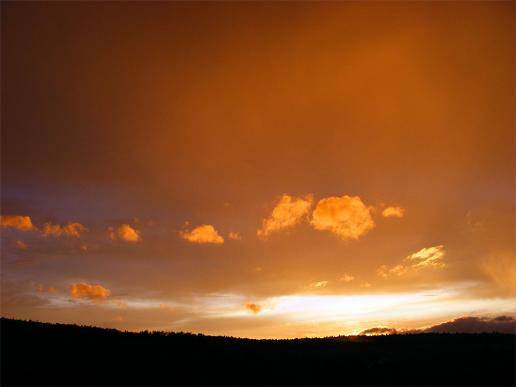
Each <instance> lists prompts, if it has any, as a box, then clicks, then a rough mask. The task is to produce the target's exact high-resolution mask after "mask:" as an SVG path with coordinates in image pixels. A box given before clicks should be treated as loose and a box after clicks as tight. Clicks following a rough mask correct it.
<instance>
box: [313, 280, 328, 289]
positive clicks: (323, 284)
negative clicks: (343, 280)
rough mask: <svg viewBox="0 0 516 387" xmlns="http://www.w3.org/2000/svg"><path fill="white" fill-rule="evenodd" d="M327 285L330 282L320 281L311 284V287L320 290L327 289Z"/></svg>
mask: <svg viewBox="0 0 516 387" xmlns="http://www.w3.org/2000/svg"><path fill="white" fill-rule="evenodd" d="M326 285H328V281H318V282H314V283H313V284H310V287H312V288H316V289H319V288H325V287H326Z"/></svg>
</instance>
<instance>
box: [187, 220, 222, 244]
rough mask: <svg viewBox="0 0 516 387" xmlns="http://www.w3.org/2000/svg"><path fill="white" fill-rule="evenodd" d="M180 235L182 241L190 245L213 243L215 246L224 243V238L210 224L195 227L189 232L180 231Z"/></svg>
mask: <svg viewBox="0 0 516 387" xmlns="http://www.w3.org/2000/svg"><path fill="white" fill-rule="evenodd" d="M180 235H181V237H182V238H183V239H185V240H187V241H189V242H192V243H213V244H216V245H220V244H222V243H224V238H222V237H221V236H220V235H219V233H218V232H217V230H215V227H213V226H212V225H211V224H203V225H201V226H197V227H195V228H194V229H192V230H191V231H182V232H181V233H180Z"/></svg>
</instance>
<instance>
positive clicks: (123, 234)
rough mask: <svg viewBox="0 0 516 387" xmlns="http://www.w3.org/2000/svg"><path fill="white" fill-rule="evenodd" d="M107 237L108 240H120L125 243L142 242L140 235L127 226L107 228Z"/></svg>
mask: <svg viewBox="0 0 516 387" xmlns="http://www.w3.org/2000/svg"><path fill="white" fill-rule="evenodd" d="M108 235H109V238H110V239H113V240H115V239H117V238H119V239H122V240H124V241H126V242H140V241H141V240H142V237H141V233H140V231H138V230H137V229H135V228H134V227H131V226H130V225H129V224H122V225H120V226H119V227H118V228H116V229H115V228H113V227H108Z"/></svg>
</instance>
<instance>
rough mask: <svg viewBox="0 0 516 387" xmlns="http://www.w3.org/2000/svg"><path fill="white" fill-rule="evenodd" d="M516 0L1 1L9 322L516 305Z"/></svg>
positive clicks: (332, 329) (144, 324)
mask: <svg viewBox="0 0 516 387" xmlns="http://www.w3.org/2000/svg"><path fill="white" fill-rule="evenodd" d="M514 8H515V5H514V2H511V1H507V2H466V1H463V2H405V3H403V2H328V3H325V2H312V3H310V2H304V3H295V2H281V3H274V2H267V3H257V2H246V3H244V2H242V3H240V2H233V3H219V2H209V3H203V2H196V3H179V2H178V3H173V2H154V3H141V2H112V3H107V2H106V3H101V2H95V3H86V2H66V3H65V2H61V3H50V2H37V3H32V2H2V5H1V35H2V37H1V54H2V55H1V56H2V59H1V81H2V82H1V84H2V86H1V110H2V112H1V214H2V218H1V226H2V227H1V291H2V292H1V298H0V301H1V303H0V305H1V315H2V316H4V317H12V318H22V319H33V320H41V321H49V322H67V323H79V324H88V325H96V326H102V327H114V328H118V329H126V330H143V329H148V330H155V329H159V330H174V331H180V330H181V331H192V332H202V333H205V334H224V335H233V336H242V337H254V338H265V337H273V338H281V337H305V336H326V335H340V334H352V333H358V332H360V331H362V330H365V329H368V328H372V327H378V326H381V327H392V328H396V329H398V330H404V329H407V330H410V329H415V328H424V327H428V326H432V325H436V324H440V323H443V322H445V321H449V320H453V319H456V318H459V317H464V316H476V317H482V318H493V317H496V316H502V315H503V316H513V317H514V316H516V261H515V254H514V197H515V189H514V173H515V167H514V156H515V154H514V149H515V142H514V117H515V116H514V106H515V105H514V104H515V98H514V86H515V59H514V58H515V52H514V44H515V41H514V40H515V39H514V29H515V22H514V11H515V9H514Z"/></svg>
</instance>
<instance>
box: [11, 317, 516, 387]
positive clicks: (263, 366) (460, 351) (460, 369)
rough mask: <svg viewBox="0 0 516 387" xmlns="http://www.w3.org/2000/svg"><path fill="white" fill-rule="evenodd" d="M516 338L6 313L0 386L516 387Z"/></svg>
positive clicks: (508, 336)
mask: <svg viewBox="0 0 516 387" xmlns="http://www.w3.org/2000/svg"><path fill="white" fill-rule="evenodd" d="M515 348H516V341H515V336H514V335H504V334H417V335H416V334H414V335H394V336H381V337H336V338H324V339H297V340H247V339H234V338H228V337H212V336H203V335H191V334H182V333H145V332H144V333H127V332H120V331H117V330H111V329H100V328H90V327H79V326H75V325H60V324H44V323H36V322H24V321H17V320H9V319H1V384H2V385H468V386H475V385H489V386H496V385H511V386H514V385H515V373H516V370H515V363H516V359H515Z"/></svg>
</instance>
